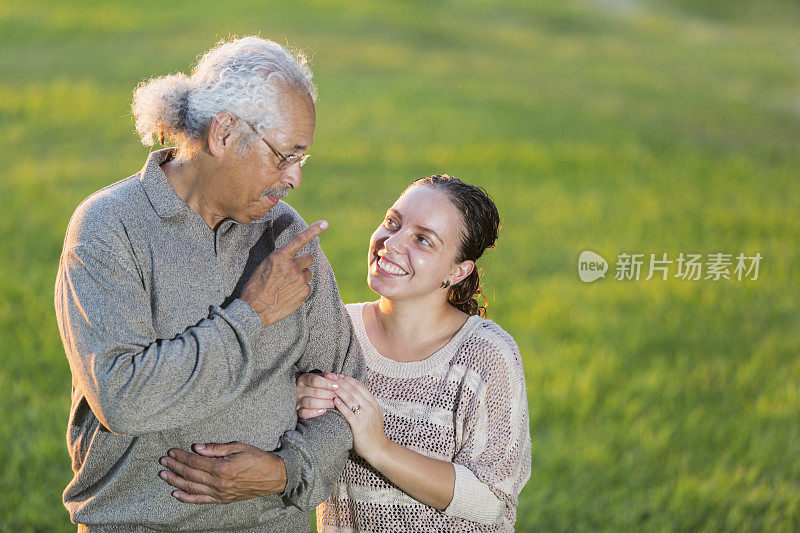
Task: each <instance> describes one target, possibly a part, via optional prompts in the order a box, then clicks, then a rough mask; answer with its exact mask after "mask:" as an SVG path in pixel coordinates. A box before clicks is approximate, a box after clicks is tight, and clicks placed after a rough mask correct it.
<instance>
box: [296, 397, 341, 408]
mask: <svg viewBox="0 0 800 533" xmlns="http://www.w3.org/2000/svg"><path fill="white" fill-rule="evenodd" d="M333 398H335V396H333V397H331V398H330V399H328V398H312V397H311V396H303V397H302V398H300V399H298V400H297V408H298V409H330V408H331V407H333V401H332V400H333Z"/></svg>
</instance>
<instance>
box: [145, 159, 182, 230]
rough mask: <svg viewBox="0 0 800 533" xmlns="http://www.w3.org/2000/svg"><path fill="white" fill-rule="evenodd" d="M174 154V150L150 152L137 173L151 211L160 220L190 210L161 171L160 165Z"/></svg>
mask: <svg viewBox="0 0 800 533" xmlns="http://www.w3.org/2000/svg"><path fill="white" fill-rule="evenodd" d="M174 153H175V148H164V149H162V150H157V151H155V152H151V153H150V155H149V156H148V157H147V161H146V162H145V164H144V166H143V167H142V170H140V171H139V181H140V182H141V183H142V187H143V188H144V192H145V194H147V198H148V200H150V203H151V204H152V206H153V209H155V211H156V213H158V215H159V216H160V217H161V218H168V217H172V216H175V215H177V214H178V213H179V212H181V211H182V210H183V209H191V208H190V207H189V206H188V205H186V202H184V201H183V199H182V198H181V197H180V196H178V193H176V192H175V189H174V188H173V187H172V183H170V181H169V178H167V175H166V174H164V171H163V170H161V164H162V163H164V161H166V160H167V159H169V158H170V157H171V156H172V155H173V154H174Z"/></svg>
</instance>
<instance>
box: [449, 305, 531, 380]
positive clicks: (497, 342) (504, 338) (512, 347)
mask: <svg viewBox="0 0 800 533" xmlns="http://www.w3.org/2000/svg"><path fill="white" fill-rule="evenodd" d="M470 321H471V322H473V324H472V328H471V329H470V331H469V333H468V334H467V335H466V336H465V337H464V339H463V341H462V342H461V344H460V346H459V348H458V350H457V352H456V356H455V361H454V362H456V363H460V364H462V365H464V366H466V367H468V368H471V369H472V370H475V371H477V372H478V373H480V374H486V373H493V372H496V371H499V370H500V369H501V368H503V369H505V370H506V371H509V370H512V371H514V372H515V373H517V372H519V373H521V372H522V356H521V355H520V352H519V347H518V346H517V343H516V341H514V337H512V336H511V335H510V334H509V333H508V332H507V331H505V330H504V329H503V328H502V327H500V325H498V324H497V323H495V322H493V321H491V320H489V319H486V318H482V317H477V316H474V317H471V318H470Z"/></svg>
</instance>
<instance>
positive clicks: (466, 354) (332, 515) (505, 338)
mask: <svg viewBox="0 0 800 533" xmlns="http://www.w3.org/2000/svg"><path fill="white" fill-rule="evenodd" d="M364 305H366V304H364V303H359V304H350V305H348V306H347V311H348V313H349V314H350V317H351V319H352V321H353V327H354V330H355V333H356V337H357V338H358V340H359V342H360V343H361V347H362V350H363V351H364V357H365V360H366V363H367V374H366V385H367V387H369V390H370V391H371V392H372V394H373V395H374V396H375V398H376V399H377V401H378V403H379V405H380V407H381V410H382V411H383V417H384V429H385V431H386V436H387V437H388V438H389V439H390V440H392V441H394V442H397V443H398V444H401V445H403V446H405V447H407V448H409V449H411V450H414V451H416V452H418V453H421V454H423V455H426V456H428V457H432V458H435V459H439V460H442V461H450V462H451V463H452V464H453V467H454V470H455V475H456V477H455V490H454V494H453V500H452V502H451V503H450V505H449V506H448V508H447V509H445V511H444V512H441V511H438V510H436V509H434V508H433V507H430V506H428V505H425V504H422V503H420V502H418V501H416V500H414V499H413V498H411V497H410V496H408V495H407V494H405V493H404V492H402V491H400V490H399V489H398V488H397V487H395V486H394V485H393V484H392V483H391V482H390V481H389V480H387V479H386V478H385V477H384V476H383V475H382V474H380V472H378V471H377V470H375V469H374V468H373V467H372V466H371V465H370V464H369V463H367V462H366V461H365V460H364V459H362V458H361V457H360V456H358V455H357V454H356V453H355V452H352V451H351V453H350V458H349V459H348V461H347V463H346V465H345V469H344V471H343V472H342V475H341V476H340V477H339V481H338V482H337V484H336V485H335V487H334V491H333V494H332V495H331V496H330V497H329V498H328V499H327V500H326V501H325V502H324V503H322V504H321V505H320V506H319V507H318V508H317V529H318V531H320V532H331V531H336V532H343V531H376V532H377V531H393V532H400V531H414V532H423V531H431V532H440V531H458V532H467V531H492V532H494V531H513V530H514V522H515V521H516V507H517V503H518V496H519V493H520V491H521V490H522V487H523V486H524V485H525V483H526V482H527V481H528V479H529V478H530V473H531V439H530V430H529V426H528V405H527V394H526V391H525V377H524V374H523V370H522V360H521V358H520V354H519V349H518V348H517V345H516V343H515V342H514V339H513V338H511V336H510V335H508V333H506V332H505V331H503V329H502V328H500V326H498V325H497V324H495V323H494V322H492V321H491V320H486V319H483V318H480V317H478V316H472V317H470V318H469V319H468V320H467V322H466V323H465V324H464V326H463V327H462V328H461V329H460V330H459V331H458V333H456V335H455V336H454V337H453V339H452V340H451V341H450V342H449V343H448V344H447V345H446V346H444V347H443V348H441V349H440V350H438V351H437V352H436V353H434V354H432V355H431V356H429V357H428V358H426V359H424V360H422V361H414V362H398V361H394V360H392V359H389V358H387V357H384V356H382V355H381V354H379V353H378V352H377V351H376V349H375V347H374V346H373V345H372V343H371V342H370V340H369V338H368V337H367V333H366V330H365V328H364V321H363V318H362V310H363V308H364Z"/></svg>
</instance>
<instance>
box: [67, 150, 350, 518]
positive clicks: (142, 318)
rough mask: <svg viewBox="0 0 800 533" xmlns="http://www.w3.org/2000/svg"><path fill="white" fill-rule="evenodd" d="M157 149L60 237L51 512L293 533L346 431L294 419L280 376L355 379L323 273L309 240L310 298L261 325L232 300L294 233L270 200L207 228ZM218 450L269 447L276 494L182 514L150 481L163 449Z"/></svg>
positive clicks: (96, 197) (330, 283)
mask: <svg viewBox="0 0 800 533" xmlns="http://www.w3.org/2000/svg"><path fill="white" fill-rule="evenodd" d="M168 153H169V151H168V150H161V151H158V152H154V153H152V154H150V157H149V158H148V160H147V163H146V164H145V166H144V168H143V169H142V170H141V171H140V172H139V173H138V174H136V175H134V176H131V177H130V178H127V179H124V180H122V181H120V182H117V183H115V184H113V185H110V186H108V187H106V188H104V189H102V190H101V191H98V192H97V193H95V194H93V195H92V196H90V197H89V198H88V199H86V200H85V201H84V202H83V203H82V204H81V205H80V206H79V207H78V209H77V210H76V211H75V214H74V215H73V217H72V219H71V221H70V224H69V227H68V229H67V235H66V239H65V241H64V250H63V253H62V255H61V262H60V266H59V270H58V277H57V280H56V288H55V307H56V316H57V318H58V325H59V329H60V331H61V337H62V340H63V342H64V348H65V351H66V354H67V358H68V359H69V364H70V368H71V370H72V384H73V392H72V409H71V411H70V418H69V426H68V431H67V444H68V447H69V452H70V454H71V456H72V468H73V470H74V472H75V476H74V478H73V480H72V481H71V482H70V484H69V485H68V486H67V488H66V490H65V491H64V504H65V505H66V507H67V509H68V510H69V512H70V516H71V518H72V520H73V522H75V523H78V524H85V525H87V526H88V530H89V531H150V530H167V531H223V530H224V531H308V529H309V521H308V513H307V510H308V509H310V508H312V507H314V506H315V505H316V504H318V503H319V502H321V501H322V500H324V499H325V498H326V497H327V496H328V495H329V494H330V491H331V487H332V485H333V483H334V482H335V481H336V479H337V477H338V475H339V472H340V471H341V469H342V467H343V465H344V461H345V459H346V457H347V452H348V449H349V448H350V447H351V446H352V434H351V433H350V430H349V427H348V425H347V423H346V422H345V421H344V419H343V418H341V417H340V416H339V415H338V413H329V414H326V415H324V416H322V417H319V418H315V419H313V420H309V421H298V420H297V417H296V414H295V400H296V392H295V377H296V374H297V373H298V372H306V371H309V370H312V369H320V370H323V371H333V372H343V373H347V374H354V375H357V376H360V375H361V374H362V372H363V359H362V355H361V352H360V348H359V344H358V342H357V341H356V339H355V336H354V334H353V330H352V326H351V324H350V320H349V318H348V317H347V314H346V313H345V311H344V306H343V305H342V303H341V300H340V298H339V293H338V290H337V287H336V282H335V279H334V277H333V271H332V270H331V268H330V265H329V263H328V261H327V259H326V258H325V255H324V254H323V253H322V251H321V249H320V247H319V242H318V240H317V239H315V240H314V241H313V242H312V243H310V244H309V245H307V246H306V248H305V249H304V251H308V252H310V253H312V254H313V256H314V265H313V267H312V271H313V278H312V281H311V284H312V292H311V296H310V297H309V298H308V300H306V302H305V303H304V304H303V305H302V306H301V307H300V309H298V310H297V311H296V312H295V313H294V314H292V315H291V316H289V317H287V318H285V319H283V320H281V321H279V322H277V323H275V324H272V325H270V326H269V327H264V325H263V323H262V322H261V319H260V318H259V316H258V315H257V314H256V312H255V311H253V309H252V308H251V307H250V306H249V305H247V304H246V303H245V302H243V301H242V300H239V299H237V296H238V295H239V294H240V292H241V289H242V287H243V285H244V283H245V282H246V281H247V279H248V278H249V277H250V274H251V272H252V271H253V269H254V268H255V267H256V265H258V264H259V262H260V261H261V260H262V259H264V258H265V257H266V256H267V255H268V254H269V253H270V252H271V251H272V250H273V249H275V248H276V247H279V246H282V245H283V244H285V243H286V242H288V241H289V240H291V238H292V237H294V236H295V235H296V234H297V233H298V232H299V231H301V230H302V229H304V228H305V227H306V224H305V223H304V222H303V220H302V219H301V218H300V216H299V215H298V214H297V213H296V212H295V211H294V210H293V209H292V208H291V207H289V206H288V205H287V204H285V203H283V202H281V203H279V204H278V205H276V206H275V207H274V208H272V210H270V212H269V213H268V214H267V216H266V217H264V218H263V219H262V220H259V221H257V222H254V223H252V224H238V223H235V222H233V221H231V220H226V221H223V222H222V224H221V225H220V226H219V227H218V228H217V230H216V231H214V230H212V229H211V228H209V227H208V225H207V224H206V223H205V222H204V221H203V220H202V218H201V217H200V216H199V215H198V214H197V213H196V212H195V211H193V210H192V209H191V208H190V207H189V206H188V205H186V203H185V202H184V201H183V200H182V199H181V198H180V197H179V196H178V195H177V194H176V193H175V191H174V189H173V188H172V186H171V184H170V182H169V180H168V179H167V177H166V175H164V173H163V172H162V171H161V168H160V166H159V165H160V164H161V163H162V162H163V161H164V160H165V159H166V157H167V155H168ZM234 440H239V441H242V442H245V443H248V444H252V445H254V446H258V447H259V448H262V449H264V450H270V451H271V450H277V451H276V453H277V454H278V455H280V456H281V457H282V458H283V460H284V461H285V463H286V471H287V475H288V482H287V486H286V491H285V492H284V493H283V494H276V495H274V496H269V497H263V498H254V499H252V500H248V501H244V502H236V503H233V504H230V505H191V504H184V503H181V502H179V501H178V500H176V499H175V498H173V497H172V496H171V495H170V493H171V491H172V490H174V488H173V487H171V486H170V485H167V484H166V483H165V482H164V481H162V480H161V479H160V478H159V477H158V473H159V472H160V471H161V470H163V467H162V466H161V465H160V464H159V462H158V461H159V458H160V457H162V456H163V455H165V454H166V452H167V450H169V449H170V448H173V447H181V448H183V449H188V448H189V446H190V445H191V444H192V443H201V442H230V441H234Z"/></svg>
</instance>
